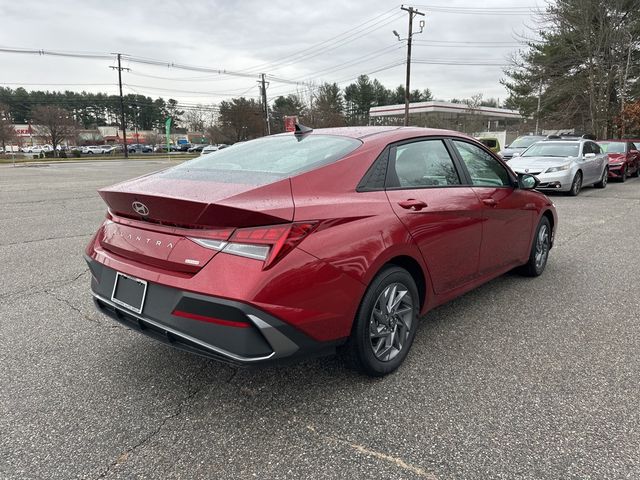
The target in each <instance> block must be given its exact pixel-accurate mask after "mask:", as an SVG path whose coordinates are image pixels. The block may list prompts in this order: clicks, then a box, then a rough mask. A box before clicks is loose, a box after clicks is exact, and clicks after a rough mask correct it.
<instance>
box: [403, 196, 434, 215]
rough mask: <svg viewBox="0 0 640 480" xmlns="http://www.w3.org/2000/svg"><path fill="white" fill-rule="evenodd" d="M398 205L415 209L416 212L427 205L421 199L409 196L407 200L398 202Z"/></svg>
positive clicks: (407, 208)
mask: <svg viewBox="0 0 640 480" xmlns="http://www.w3.org/2000/svg"><path fill="white" fill-rule="evenodd" d="M398 205H400V206H401V207H402V208H404V209H406V210H415V211H416V212H419V211H420V210H422V209H423V208H425V207H427V204H426V203H424V202H423V201H421V200H416V199H415V198H410V199H408V200H403V201H402V202H398Z"/></svg>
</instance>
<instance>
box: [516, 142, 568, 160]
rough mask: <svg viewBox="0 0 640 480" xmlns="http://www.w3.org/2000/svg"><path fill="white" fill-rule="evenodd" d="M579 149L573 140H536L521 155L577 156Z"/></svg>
mask: <svg viewBox="0 0 640 480" xmlns="http://www.w3.org/2000/svg"><path fill="white" fill-rule="evenodd" d="M579 150H580V144H579V143H573V142H555V143H554V142H538V143H536V144H535V145H531V146H530V147H529V148H528V149H527V150H526V151H525V152H524V153H523V154H522V156H523V157H577V156H578V152H579Z"/></svg>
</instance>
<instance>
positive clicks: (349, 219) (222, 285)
mask: <svg viewBox="0 0 640 480" xmlns="http://www.w3.org/2000/svg"><path fill="white" fill-rule="evenodd" d="M284 135H293V134H284ZM310 135H339V136H347V137H352V138H359V139H360V140H361V142H362V145H361V146H360V147H358V148H357V149H355V150H354V151H353V152H352V153H350V154H348V155H347V156H346V157H344V158H342V159H340V160H338V161H336V162H334V163H330V164H328V165H324V166H321V167H319V168H317V169H314V170H311V171H307V172H304V173H300V174H297V175H295V176H292V177H290V178H285V179H283V180H278V181H275V182H273V183H269V184H266V185H262V186H257V187H256V186H252V185H247V184H241V183H238V184H234V183H220V182H215V181H201V180H197V181H196V180H189V179H185V180H175V179H167V178H164V177H163V176H162V175H161V174H160V173H159V174H151V175H148V176H144V177H141V178H138V179H134V180H131V181H128V182H124V183H121V184H118V185H115V186H113V187H109V188H104V189H102V190H100V195H101V196H102V198H103V199H104V200H105V202H106V203H107V204H108V206H109V214H108V219H107V220H106V221H105V223H104V224H103V225H102V226H101V227H100V230H99V231H98V232H97V234H96V235H95V236H94V238H93V239H92V240H91V242H90V244H89V245H88V247H87V250H86V253H87V255H88V256H89V257H90V259H91V260H93V261H96V262H98V263H100V264H102V265H104V266H106V267H109V268H111V269H114V270H116V271H118V272H122V273H125V274H127V275H130V276H133V277H136V278H139V279H143V280H146V281H148V282H153V283H156V284H160V285H164V286H167V287H173V288H176V289H180V290H182V291H185V292H194V293H198V294H203V295H208V296H212V297H216V298H221V299H226V300H232V301H237V302H241V303H243V304H247V305H250V306H252V307H255V308H257V309H260V310H262V311H265V312H267V313H269V314H270V315H272V316H274V317H276V318H278V319H280V320H282V321H283V322H285V323H286V324H288V325H291V326H293V327H295V329H297V330H299V331H300V332H303V333H304V334H305V335H307V336H309V337H311V338H312V339H314V340H317V341H321V342H327V341H334V340H340V339H344V338H345V337H348V336H349V334H350V332H351V327H352V324H353V320H354V317H355V315H356V311H357V309H358V306H359V304H360V301H361V299H362V297H363V295H364V293H365V290H366V288H367V286H368V285H369V283H370V282H371V280H372V279H373V277H374V276H375V275H376V273H377V272H378V271H380V269H381V268H382V267H383V266H384V265H385V264H387V263H390V262H393V263H397V264H399V265H402V266H404V267H405V268H407V269H409V270H410V271H411V272H412V274H414V275H415V276H416V278H417V279H418V281H417V282H416V283H417V284H418V286H419V288H420V289H421V291H420V297H421V300H422V305H421V308H420V311H421V313H425V312H427V311H428V310H430V309H432V308H434V307H436V306H438V305H440V304H442V303H445V302H447V301H449V300H451V299H453V298H455V297H457V296H459V295H461V294H463V293H465V292H467V291H469V290H471V289H473V288H475V287H477V286H479V285H481V284H483V283H485V282H487V281H489V280H491V279H492V278H495V277H497V276H499V275H501V274H503V273H505V272H507V271H508V270H510V269H512V268H514V267H516V266H518V265H522V264H524V263H526V261H527V260H528V258H529V252H530V250H531V245H532V241H533V238H532V237H533V231H534V229H535V226H536V225H537V224H538V222H539V221H540V219H541V217H542V216H543V215H547V216H549V218H550V220H551V223H552V226H555V225H557V217H556V212H555V208H554V206H553V204H552V203H551V201H550V200H549V199H548V198H547V197H546V196H544V195H543V194H541V193H539V192H536V191H530V190H523V189H519V188H514V187H508V188H506V187H504V188H493V187H472V186H464V185H462V186H456V187H450V188H446V187H445V188H416V189H405V190H403V189H394V190H386V191H385V190H384V189H382V190H379V191H357V189H356V186H357V185H358V183H359V182H360V181H361V179H362V178H363V176H364V175H365V174H366V173H367V171H368V169H369V168H370V167H371V166H372V164H373V162H374V161H375V159H376V158H377V157H378V156H379V155H380V153H381V152H382V151H383V150H384V149H385V148H386V147H387V146H388V145H390V144H393V143H394V142H400V141H404V140H407V139H418V138H424V139H426V138H456V139H464V140H465V141H468V142H472V143H474V144H476V145H478V146H480V147H481V148H483V149H484V150H485V151H488V150H487V149H486V148H484V147H483V146H482V145H481V144H480V143H478V142H476V141H475V140H473V139H471V138H469V137H466V136H464V135H462V134H458V133H455V132H449V131H442V130H433V129H420V128H396V127H383V128H374V127H369V128H356V129H354V128H344V129H325V130H316V131H314V132H313V133H311V134H310ZM491 155H492V156H493V157H494V158H495V159H496V161H498V162H500V163H501V164H502V165H504V166H505V168H507V169H508V168H509V167H506V164H505V163H504V162H502V160H500V159H498V158H497V157H495V155H493V154H491ZM134 201H139V202H143V203H144V204H145V205H146V206H148V209H149V215H148V216H147V217H146V218H141V217H140V216H139V215H137V214H136V212H135V211H133V210H132V202H134ZM403 202H404V203H403ZM406 202H408V203H406ZM421 202H422V203H424V204H425V205H426V206H425V207H420V205H421V204H422V203H421ZM401 204H403V205H404V206H402V205H401ZM411 205H413V206H411ZM416 205H417V207H416ZM407 207H408V208H407ZM416 208H419V210H418V209H416ZM292 222H301V223H302V224H305V222H306V223H307V224H308V223H311V224H313V227H312V228H311V227H309V228H308V230H306V231H305V232H304V235H303V236H302V237H301V238H294V239H293V240H292V241H291V245H289V246H290V247H291V248H288V250H283V252H284V254H282V255H280V256H279V257H278V258H277V259H275V261H271V263H269V264H267V263H266V262H264V261H260V260H256V259H253V258H246V257H241V256H236V255H232V254H228V253H225V252H219V251H215V250H211V249H207V248H204V247H202V246H200V245H198V244H197V243H195V242H194V241H192V240H191V239H190V238H200V239H207V238H210V239H222V240H225V241H226V240H228V239H230V238H233V237H232V235H234V233H233V232H234V231H237V229H239V228H247V227H262V226H269V225H283V224H290V223H292ZM554 231H555V229H554ZM274 235H276V233H274ZM169 243H170V244H172V245H171V248H169V247H168V246H167V245H168V244H169ZM273 248H275V247H273ZM180 313H181V314H182V315H183V316H184V317H185V318H191V319H193V321H199V320H198V318H197V315H195V314H191V315H190V316H189V312H187V313H186V314H185V313H184V312H180ZM220 320H222V321H223V322H224V321H225V319H220ZM203 321H207V320H203ZM210 321H211V322H215V319H213V320H210ZM223 324H224V323H223ZM229 328H233V326H230V327H229Z"/></svg>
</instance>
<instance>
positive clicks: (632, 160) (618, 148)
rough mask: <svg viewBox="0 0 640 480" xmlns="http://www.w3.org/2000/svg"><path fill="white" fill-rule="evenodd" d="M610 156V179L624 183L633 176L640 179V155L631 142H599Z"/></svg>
mask: <svg viewBox="0 0 640 480" xmlns="http://www.w3.org/2000/svg"><path fill="white" fill-rule="evenodd" d="M598 145H600V147H601V148H602V151H603V152H605V153H606V154H607V155H608V156H609V178H615V179H617V180H620V181H621V182H624V181H625V180H626V179H627V177H630V176H631V175H633V176H636V177H640V153H638V148H637V147H636V145H635V143H633V142H630V141H629V140H602V141H599V142H598Z"/></svg>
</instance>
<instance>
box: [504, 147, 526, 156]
mask: <svg viewBox="0 0 640 480" xmlns="http://www.w3.org/2000/svg"><path fill="white" fill-rule="evenodd" d="M525 150H526V149H525V148H503V149H502V150H500V155H506V156H509V157H510V156H512V155H513V154H514V153H516V152H524V151H525Z"/></svg>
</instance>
